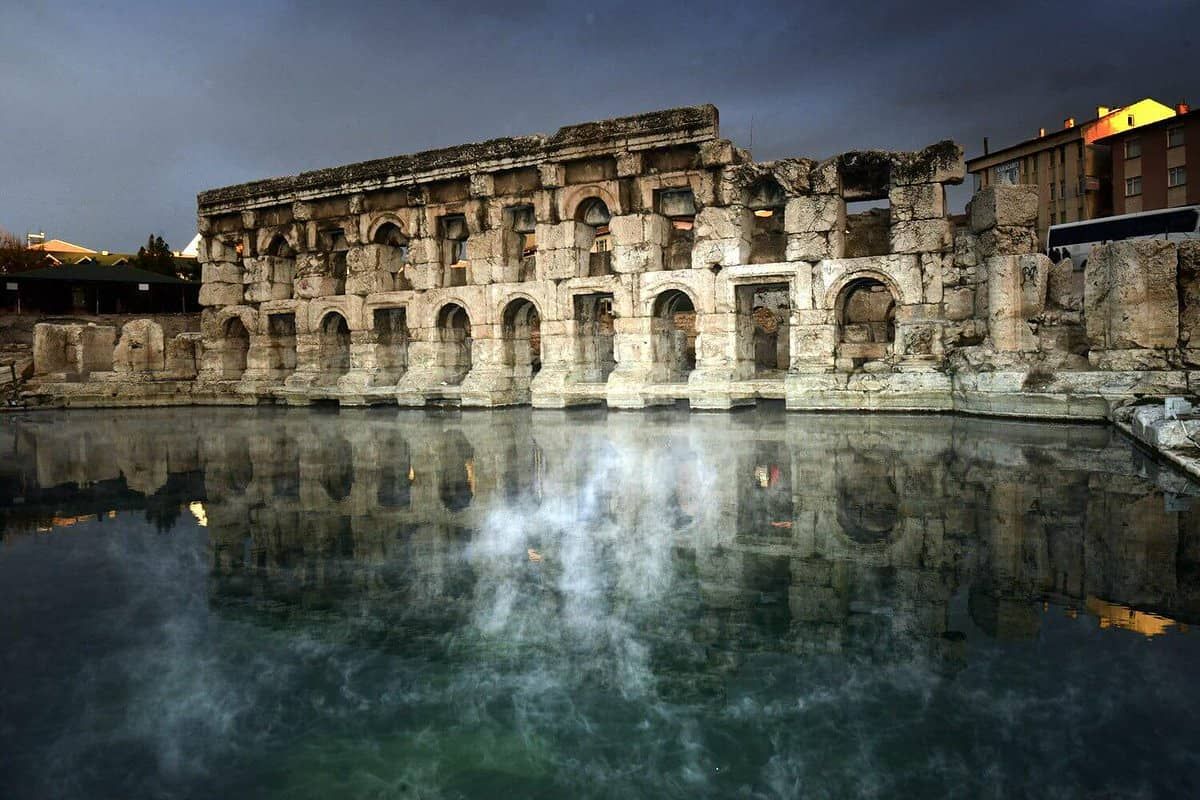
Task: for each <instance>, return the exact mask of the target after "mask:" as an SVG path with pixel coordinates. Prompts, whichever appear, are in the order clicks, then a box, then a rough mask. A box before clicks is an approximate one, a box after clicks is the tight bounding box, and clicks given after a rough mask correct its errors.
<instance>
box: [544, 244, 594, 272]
mask: <svg viewBox="0 0 1200 800" xmlns="http://www.w3.org/2000/svg"><path fill="white" fill-rule="evenodd" d="M587 269H588V251H586V250H582V249H576V248H573V247H572V248H564V249H561V250H550V251H548V252H547V251H540V252H538V257H537V270H538V277H539V278H540V279H542V280H559V279H563V278H576V277H579V276H581V275H586V274H587Z"/></svg>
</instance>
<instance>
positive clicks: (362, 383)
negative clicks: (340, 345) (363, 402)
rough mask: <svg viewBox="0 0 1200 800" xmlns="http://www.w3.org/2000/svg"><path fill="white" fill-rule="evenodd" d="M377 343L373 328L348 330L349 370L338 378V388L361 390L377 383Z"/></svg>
mask: <svg viewBox="0 0 1200 800" xmlns="http://www.w3.org/2000/svg"><path fill="white" fill-rule="evenodd" d="M378 343H379V337H378V335H377V334H376V332H375V331H374V330H365V331H350V371H349V372H347V373H346V374H345V375H343V376H341V377H340V378H338V382H337V386H338V388H339V389H341V390H343V391H347V392H361V391H364V390H366V389H369V388H371V387H373V386H376V385H378V384H377V383H376V378H377V377H378V375H379V364H378V361H377V360H376V357H375V348H376V346H377V345H378Z"/></svg>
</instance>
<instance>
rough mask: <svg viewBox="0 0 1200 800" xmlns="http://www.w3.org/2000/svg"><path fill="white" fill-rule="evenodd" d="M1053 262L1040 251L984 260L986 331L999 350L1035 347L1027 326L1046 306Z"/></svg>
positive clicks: (993, 345)
mask: <svg viewBox="0 0 1200 800" xmlns="http://www.w3.org/2000/svg"><path fill="white" fill-rule="evenodd" d="M1052 266H1053V265H1052V264H1051V263H1050V259H1049V258H1047V257H1046V256H1044V255H1041V254H1040V253H1037V254H1032V255H1023V256H991V257H990V258H987V259H986V260H985V261H984V268H985V269H986V271H987V290H988V332H989V335H990V336H991V340H992V347H994V348H995V349H996V350H997V351H1000V352H1031V351H1035V350H1037V349H1038V341H1037V337H1036V336H1035V335H1034V334H1033V330H1032V329H1031V328H1030V326H1029V322H1030V320H1032V319H1034V318H1035V317H1037V316H1038V315H1039V314H1041V313H1042V311H1043V310H1044V308H1045V305H1046V284H1047V280H1048V279H1049V276H1050V269H1051V267H1052Z"/></svg>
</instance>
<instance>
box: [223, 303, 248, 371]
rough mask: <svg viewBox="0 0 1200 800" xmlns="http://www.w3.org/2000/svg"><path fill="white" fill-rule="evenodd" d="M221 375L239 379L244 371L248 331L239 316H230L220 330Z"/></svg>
mask: <svg viewBox="0 0 1200 800" xmlns="http://www.w3.org/2000/svg"><path fill="white" fill-rule="evenodd" d="M221 338H222V341H223V343H224V344H223V346H222V347H223V349H222V355H221V377H223V378H225V379H226V380H233V381H236V380H239V379H241V377H242V373H244V372H245V371H246V353H248V352H249V351H250V332H249V331H247V330H246V326H245V324H243V323H242V320H241V317H230V318H229V320H228V321H227V322H226V323H225V328H224V330H223V331H222V337H221Z"/></svg>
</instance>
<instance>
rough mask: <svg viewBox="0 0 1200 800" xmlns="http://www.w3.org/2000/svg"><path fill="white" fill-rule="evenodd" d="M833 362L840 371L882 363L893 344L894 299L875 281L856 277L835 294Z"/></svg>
mask: <svg viewBox="0 0 1200 800" xmlns="http://www.w3.org/2000/svg"><path fill="white" fill-rule="evenodd" d="M836 313H837V358H838V363H839V364H840V365H841V366H842V367H844V368H850V369H856V368H858V367H861V366H862V365H863V364H865V363H867V362H870V361H879V360H882V359H886V358H887V357H888V356H890V355H891V354H892V352H893V350H894V346H895V341H896V295H895V294H894V293H893V291H892V289H891V287H889V286H888V285H887V284H886V283H884V282H883V281H882V280H879V279H878V278H874V277H868V276H864V277H860V278H855V279H853V280H851V281H850V282H848V283H847V284H846V285H845V286H844V287H843V288H842V290H841V292H839V293H838V298H837V304H836Z"/></svg>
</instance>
